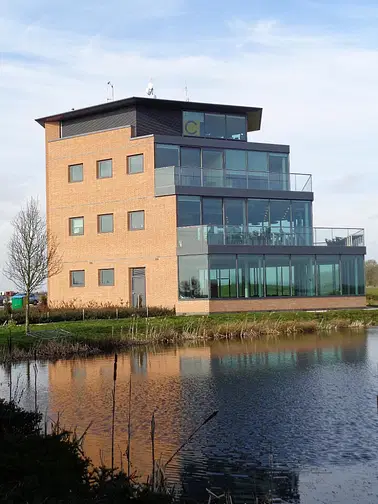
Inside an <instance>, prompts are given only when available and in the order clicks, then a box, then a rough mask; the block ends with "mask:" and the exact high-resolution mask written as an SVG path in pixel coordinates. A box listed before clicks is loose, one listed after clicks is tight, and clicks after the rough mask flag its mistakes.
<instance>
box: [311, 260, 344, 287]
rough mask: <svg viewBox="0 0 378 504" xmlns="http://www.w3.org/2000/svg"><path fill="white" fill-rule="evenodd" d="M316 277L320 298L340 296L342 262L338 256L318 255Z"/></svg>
mask: <svg viewBox="0 0 378 504" xmlns="http://www.w3.org/2000/svg"><path fill="white" fill-rule="evenodd" d="M316 276H317V281H316V283H317V295H318V296H339V295H340V260H339V256H338V255H329V256H327V255H317V256H316Z"/></svg>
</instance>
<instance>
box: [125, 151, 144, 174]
mask: <svg viewBox="0 0 378 504" xmlns="http://www.w3.org/2000/svg"><path fill="white" fill-rule="evenodd" d="M143 158H144V156H143V154H136V155H135V156H128V157H127V173H129V174H130V175H131V174H134V173H143V171H144V159H143Z"/></svg>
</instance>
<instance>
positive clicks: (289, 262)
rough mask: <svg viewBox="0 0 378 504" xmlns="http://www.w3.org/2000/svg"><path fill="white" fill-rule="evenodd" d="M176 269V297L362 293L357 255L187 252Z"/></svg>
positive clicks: (362, 278) (361, 260) (361, 267)
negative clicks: (177, 273)
mask: <svg viewBox="0 0 378 504" xmlns="http://www.w3.org/2000/svg"><path fill="white" fill-rule="evenodd" d="M178 272H179V275H178V278H179V281H178V284H179V285H178V287H179V299H181V300H183V299H235V298H241V299H245V298H264V297H272V296H276V297H281V296H291V297H310V296H356V295H364V294H365V275H364V256H363V255H343V254H341V255H340V254H335V255H321V254H316V255H273V254H272V255H268V254H264V255H245V254H243V255H234V254H213V255H187V256H180V257H179V258H178Z"/></svg>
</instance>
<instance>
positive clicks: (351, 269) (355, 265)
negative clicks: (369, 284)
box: [341, 256, 365, 296]
mask: <svg viewBox="0 0 378 504" xmlns="http://www.w3.org/2000/svg"><path fill="white" fill-rule="evenodd" d="M341 292H342V294H343V295H344V296H355V295H361V294H365V267H364V258H363V257H362V256H341Z"/></svg>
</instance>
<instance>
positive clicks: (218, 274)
mask: <svg viewBox="0 0 378 504" xmlns="http://www.w3.org/2000/svg"><path fill="white" fill-rule="evenodd" d="M209 276H210V297H211V298H213V299H217V298H236V297H237V290H236V256H234V255H232V254H230V255H212V256H209Z"/></svg>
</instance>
